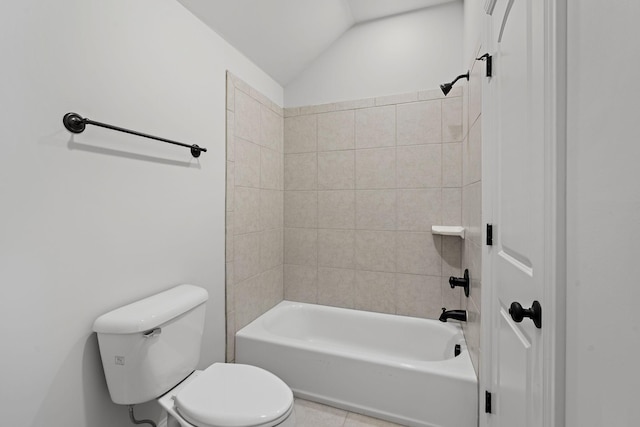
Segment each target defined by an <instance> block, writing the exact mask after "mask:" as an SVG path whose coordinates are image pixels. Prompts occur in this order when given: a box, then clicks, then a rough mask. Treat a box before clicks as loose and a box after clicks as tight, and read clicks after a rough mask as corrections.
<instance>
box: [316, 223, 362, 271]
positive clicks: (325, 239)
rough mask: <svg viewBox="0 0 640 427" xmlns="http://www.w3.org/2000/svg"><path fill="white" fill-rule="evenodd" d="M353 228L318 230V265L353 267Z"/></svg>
mask: <svg viewBox="0 0 640 427" xmlns="http://www.w3.org/2000/svg"><path fill="white" fill-rule="evenodd" d="M355 239H356V233H355V230H325V229H319V230H318V265H319V266H321V267H334V268H355V247H356V246H355V245H356V240H355Z"/></svg>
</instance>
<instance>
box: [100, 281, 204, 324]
mask: <svg viewBox="0 0 640 427" xmlns="http://www.w3.org/2000/svg"><path fill="white" fill-rule="evenodd" d="M208 298H209V294H208V293H207V291H206V290H204V289H202V288H200V287H198V286H194V285H179V286H176V287H174V288H171V289H169V290H166V291H164V292H160V293H159V294H155V295H152V296H150V297H147V298H144V299H141V300H139V301H136V302H134V303H131V304H128V305H125V306H123V307H120V308H116V309H115V310H112V311H110V312H108V313H105V314H103V315H102V316H100V317H98V318H97V319H96V321H95V322H93V330H94V332H97V333H100V334H133V333H138V332H144V331H148V330H150V329H153V328H156V327H158V326H160V325H162V324H163V323H166V322H168V321H169V320H171V319H173V318H176V317H178V316H180V315H181V314H184V313H186V312H187V311H189V310H191V309H192V308H194V307H197V306H199V305H200V304H203V303H204V302H205V301H207V299H208Z"/></svg>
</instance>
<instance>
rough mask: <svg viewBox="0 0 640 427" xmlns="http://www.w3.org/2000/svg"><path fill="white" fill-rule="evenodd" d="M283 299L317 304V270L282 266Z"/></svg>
mask: <svg viewBox="0 0 640 427" xmlns="http://www.w3.org/2000/svg"><path fill="white" fill-rule="evenodd" d="M284 299H286V300H287V301H297V302H308V303H311V304H315V303H317V302H318V269H317V268H316V266H313V267H309V266H302V265H289V264H285V265H284Z"/></svg>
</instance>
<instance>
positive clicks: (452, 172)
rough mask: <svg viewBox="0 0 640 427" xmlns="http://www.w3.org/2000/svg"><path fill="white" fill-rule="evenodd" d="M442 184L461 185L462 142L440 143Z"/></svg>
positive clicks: (448, 185) (444, 185)
mask: <svg viewBox="0 0 640 427" xmlns="http://www.w3.org/2000/svg"><path fill="white" fill-rule="evenodd" d="M442 186H443V187H461V186H462V143H460V142H451V143H447V144H442Z"/></svg>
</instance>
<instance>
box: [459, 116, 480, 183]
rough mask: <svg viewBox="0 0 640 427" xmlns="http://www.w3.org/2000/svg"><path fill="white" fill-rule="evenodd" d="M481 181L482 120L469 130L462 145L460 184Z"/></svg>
mask: <svg viewBox="0 0 640 427" xmlns="http://www.w3.org/2000/svg"><path fill="white" fill-rule="evenodd" d="M481 179H482V119H478V120H477V121H476V122H475V123H474V125H473V126H472V127H471V129H469V137H468V138H467V139H466V140H465V141H463V144H462V183H463V185H469V184H472V183H474V182H478V181H480V180H481Z"/></svg>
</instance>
